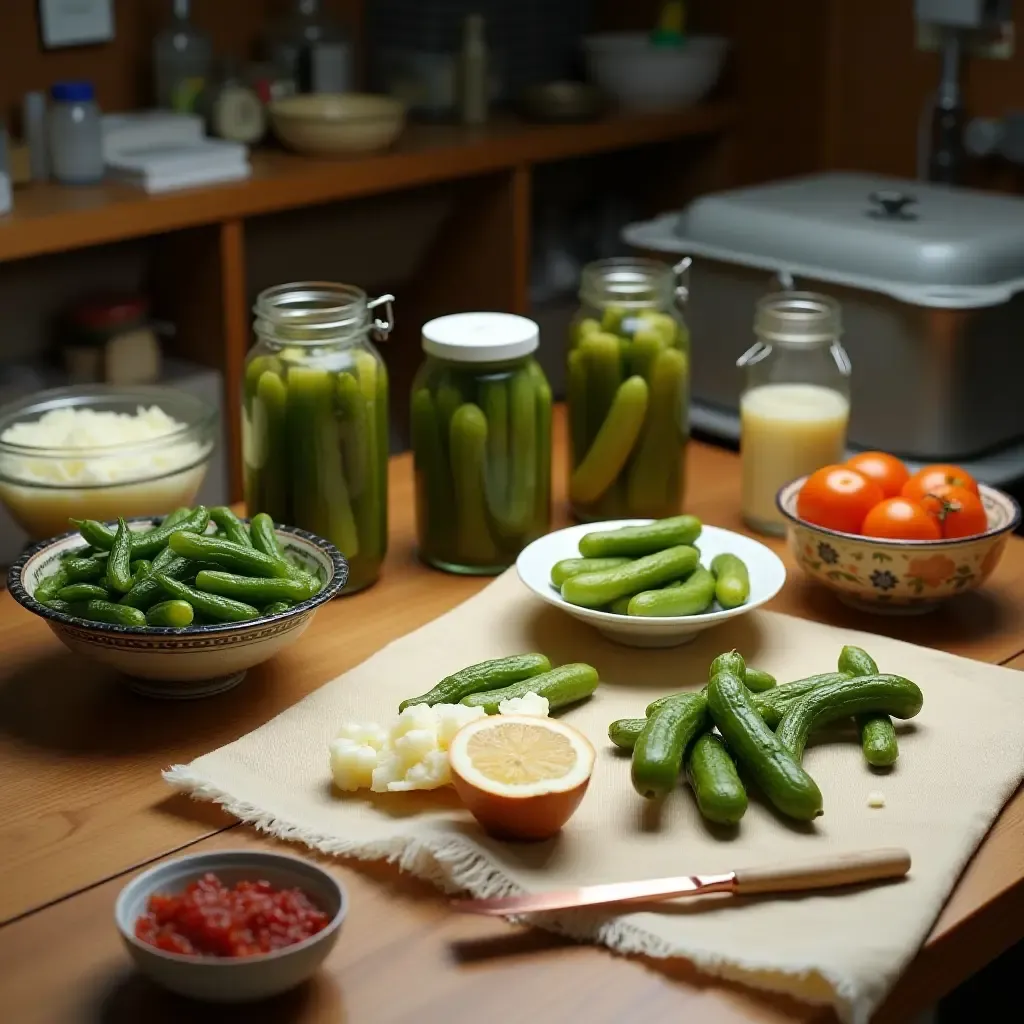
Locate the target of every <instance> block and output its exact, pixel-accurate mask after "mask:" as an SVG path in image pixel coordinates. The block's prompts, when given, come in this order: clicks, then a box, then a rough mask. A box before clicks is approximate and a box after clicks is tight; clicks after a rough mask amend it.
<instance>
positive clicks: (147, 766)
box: [0, 420, 1024, 1024]
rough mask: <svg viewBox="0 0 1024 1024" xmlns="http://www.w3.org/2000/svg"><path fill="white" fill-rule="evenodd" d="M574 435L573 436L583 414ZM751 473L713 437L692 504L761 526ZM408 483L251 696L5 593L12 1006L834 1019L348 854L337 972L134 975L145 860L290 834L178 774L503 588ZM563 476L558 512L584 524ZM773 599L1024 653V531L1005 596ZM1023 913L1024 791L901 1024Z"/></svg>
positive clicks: (0, 933) (394, 471)
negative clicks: (547, 928)
mask: <svg viewBox="0 0 1024 1024" xmlns="http://www.w3.org/2000/svg"><path fill="white" fill-rule="evenodd" d="M555 436H556V446H557V448H558V450H559V451H561V450H564V434H563V431H562V422H561V420H559V421H558V422H557V423H556V434H555ZM557 464H558V460H557V459H556V465H557ZM738 471H739V466H738V461H737V459H736V456H735V455H732V454H731V453H728V452H725V451H721V450H719V449H716V448H711V447H707V446H703V445H693V446H692V447H691V449H690V457H689V497H688V505H689V507H690V509H691V510H692V511H693V512H695V513H696V514H697V515H699V516H701V517H702V518H703V519H705V520H706V521H708V522H711V523H715V524H717V525H721V526H726V527H729V528H733V529H741V528H742V527H741V526H740V523H739V520H738V515H737V511H736V506H737V498H738V478H739V472H738ZM390 482H391V517H392V518H391V523H392V526H391V551H390V554H389V556H388V562H387V565H386V568H385V572H384V577H383V579H382V581H381V582H380V583H379V584H378V585H377V586H375V587H373V588H372V589H371V590H369V591H367V592H365V593H363V594H360V595H358V596H355V597H353V598H351V599H348V600H344V599H343V600H339V601H336V602H334V603H333V604H332V605H330V606H328V607H325V608H323V609H321V610H320V612H319V613H318V614H317V616H316V620H315V621H314V623H313V625H312V626H311V627H310V629H309V631H308V632H307V634H306V636H305V638H304V639H303V640H302V642H301V643H300V644H298V645H297V646H296V647H295V648H293V649H291V650H289V651H286V652H284V653H282V654H281V655H280V656H279V657H278V658H276V659H275V660H274V661H273V662H271V663H269V664H267V665H264V666H261V667H260V668H258V669H255V670H254V671H253V672H251V673H250V675H249V677H248V678H247V679H246V681H245V683H244V685H242V686H241V687H239V688H238V689H237V690H235V691H233V692H232V693H229V694H225V695H223V696H220V697H216V698H212V699H210V700H205V701H198V702H195V703H184V704H180V705H177V704H174V703H154V702H152V701H148V700H145V699H143V698H140V697H136V696H134V695H132V694H130V693H128V692H127V691H126V690H124V689H123V688H122V687H120V686H119V685H118V684H117V682H116V680H115V679H113V678H112V677H111V675H110V674H109V673H108V672H106V671H105V670H103V669H100V668H97V667H95V666H93V665H92V664H90V663H88V662H83V661H82V660H81V659H76V658H74V657H73V656H72V655H71V654H70V653H69V652H67V651H66V650H65V649H64V648H63V647H62V646H61V645H60V644H59V643H58V642H57V641H56V639H54V637H53V636H52V635H51V633H50V632H49V629H48V628H47V627H46V626H45V625H44V624H43V623H42V622H41V621H40V620H38V619H34V618H33V617H31V616H30V615H28V614H27V613H26V612H24V611H22V610H21V609H19V608H18V607H17V606H16V605H15V604H14V602H13V601H12V599H11V598H10V596H9V595H7V594H3V595H2V596H0V650H2V651H3V658H2V660H0V780H2V792H3V802H2V805H0V806H2V813H0V880H2V881H0V922H5V923H4V924H3V927H0V991H2V992H3V1005H4V1011H5V1012H4V1014H3V1018H4V1019H5V1020H11V1021H17V1022H18V1024H44V1022H45V1024H73V1022H77V1021H90V1022H91V1021H102V1022H104V1024H122V1022H124V1024H129V1022H131V1024H134V1022H136V1021H139V1020H146V1021H147V1022H149V1024H160V1022H164V1021H166V1022H172V1021H174V1022H177V1021H180V1020H184V1019H188V1020H190V1021H203V1020H207V1019H210V1020H216V1021H217V1022H218V1024H223V1022H226V1021H231V1020H235V1019H237V1020H239V1021H242V1020H245V1021H246V1022H247V1024H248V1022H260V1021H273V1022H287V1024H298V1022H302V1024H305V1022H314V1021H316V1022H333V1021H343V1020H344V1021H351V1022H357V1024H359V1022H372V1024H385V1022H388V1021H404V1020H412V1019H414V1018H415V1019H418V1020H440V1019H442V1018H443V1019H445V1020H447V1021H453V1022H454V1021H467V1022H468V1021H475V1020H478V1019H479V1015H480V1014H481V1013H482V1012H485V1013H486V1015H487V1017H488V1019H492V1020H499V1021H501V1022H502V1024H505V1022H512V1021H517V1022H518V1021H533V1020H541V1021H546V1020H586V1021H587V1022H588V1024H598V1022H604V1021H608V1022H612V1021H621V1020H625V1019H628V1018H629V1017H630V1016H631V1015H632V1013H633V1012H636V1013H640V1014H643V1015H645V1016H647V1017H648V1019H653V1020H663V1019H665V1020H667V1019H684V1017H689V1019H691V1020H699V1021H701V1022H702V1024H704V1022H713V1024H739V1022H746V1024H751V1022H756V1024H775V1022H779V1021H821V1022H825V1021H831V1020H833V1019H834V1018H833V1015H832V1014H831V1012H830V1011H826V1010H821V1009H815V1008H811V1007H807V1006H804V1005H802V1004H798V1003H796V1002H792V1001H789V1000H786V999H782V998H771V997H766V996H763V995H761V994H759V993H757V992H753V991H749V990H746V989H742V988H739V987H732V986H728V985H724V984H722V983H719V982H716V981H713V980H711V979H709V978H707V977H705V976H703V975H700V974H698V973H697V972H695V971H694V970H693V969H692V968H690V967H689V966H688V965H687V964H686V963H684V962H669V963H664V962H654V961H645V960H643V959H640V958H626V957H620V956H613V955H612V954H611V953H609V952H608V951H607V950H605V949H601V948H595V947H585V946H574V945H570V944H567V943H565V942H563V941H562V940H559V939H557V938H555V937H552V936H550V935H547V934H544V933H541V932H537V931H531V930H527V929H516V928H512V927H510V926H508V925H506V924H504V923H502V922H495V921H488V920H485V919H479V920H477V919H472V918H460V917H455V916H453V915H451V914H449V913H447V912H446V910H445V908H444V906H443V903H442V902H441V900H440V898H439V897H438V895H437V893H436V891H435V890H434V889H433V888H431V887H430V886H427V885H424V884H422V883H420V882H417V881H416V880H414V879H410V878H406V877H400V876H399V875H398V873H397V872H396V871H395V870H394V869H392V868H389V867H388V866H386V865H358V866H350V865H349V864H348V863H343V862H338V861H333V862H331V868H332V870H333V871H335V872H336V873H337V874H338V875H339V877H341V878H342V879H343V880H344V882H345V884H346V885H347V886H348V888H349V892H350V894H351V897H352V909H351V913H350V918H349V921H348V923H347V924H346V926H345V929H346V930H345V933H344V935H343V937H342V940H341V942H340V943H339V944H338V946H337V948H336V949H335V951H334V952H333V953H332V955H331V958H330V959H329V960H328V964H327V969H326V970H325V971H322V972H321V973H320V975H319V976H318V977H317V979H316V980H315V981H314V982H313V983H311V984H310V985H309V986H306V987H304V988H303V989H302V990H300V991H297V992H295V993H292V994H291V995H289V996H287V997H283V998H282V999H280V1000H276V1001H274V1002H273V1003H270V1004H267V1005H265V1006H263V1007H257V1008H249V1009H247V1010H245V1011H244V1013H243V1012H239V1013H238V1014H237V1015H236V1014H235V1013H234V1011H232V1010H225V1009H223V1008H222V1009H219V1010H209V1011H208V1010H206V1009H205V1008H198V1009H197V1008H195V1007H194V1006H192V1005H190V1004H186V1003H184V1002H181V1001H178V1000H177V999H174V998H172V997H169V996H167V995H165V994H164V993H161V992H159V991H157V990H155V989H154V988H153V987H151V986H150V985H149V984H148V983H147V982H145V981H144V980H143V979H141V978H139V977H138V976H136V975H135V974H134V973H133V972H132V971H131V969H130V968H129V965H128V961H127V958H126V956H125V954H124V953H123V952H122V950H121V948H120V945H119V940H118V938H117V935H116V933H115V931H114V928H113V924H112V920H111V910H112V906H113V901H114V898H115V896H116V894H117V892H118V890H119V889H120V888H121V886H122V885H123V884H124V883H125V881H126V880H127V879H128V878H129V877H130V876H131V874H132V872H133V871H135V870H136V869H137V868H139V867H140V866H141V865H143V864H146V863H149V862H151V861H154V860H157V859H159V858H161V857H164V856H167V855H170V854H173V853H175V852H177V851H181V850H183V849H185V848H188V849H189V852H196V851H199V850H204V849H216V848H218V847H239V846H246V845H260V846H264V847H265V846H266V845H267V844H269V843H270V842H271V841H270V840H268V839H266V838H263V837H260V836H258V835H257V834H256V833H254V832H253V831H251V830H250V829H247V828H244V827H242V826H239V825H233V824H232V821H231V819H229V818H228V817H227V816H226V815H224V814H223V813H222V812H220V811H219V810H217V809H216V808H214V807H212V806H210V805H206V804H200V803H193V802H191V801H189V800H187V799H185V798H182V797H180V796H174V795H172V794H171V793H170V790H169V789H168V788H167V786H166V785H165V784H164V782H163V781H162V779H161V778H160V769H161V768H163V767H164V766H166V765H168V764H172V763H176V762H185V761H188V760H190V759H191V758H193V757H196V756H197V755H199V754H202V753H205V752H207V751H209V750H211V749H213V748H214V747H216V746H218V745H220V744H222V743H225V742H228V741H230V740H233V739H235V738H236V737H238V736H239V735H241V734H243V733H245V732H247V731H249V730H251V729H253V728H255V727H256V726H258V725H261V724H262V723H263V722H265V721H266V720H267V719H268V718H270V717H271V716H272V715H274V714H276V713H278V712H279V711H282V710H283V709H285V708H286V707H289V706H290V705H292V704H294V703H295V702H296V701H297V700H299V699H300V698H301V697H303V696H304V695H306V694H307V693H309V692H310V691H312V690H314V689H316V688H317V687H319V686H321V685H322V684H323V683H325V682H327V681H328V680H329V679H331V678H333V677H334V676H337V675H339V674H340V673H342V672H344V671H346V670H347V669H349V668H351V667H352V666H354V665H356V664H358V663H359V662H361V661H363V660H364V659H365V658H367V657H368V656H369V655H371V654H372V653H373V652H374V651H376V650H378V649H379V648H380V647H381V646H382V645H384V644H385V643H387V642H388V641H390V640H393V639H395V638H397V637H399V636H401V635H403V634H405V633H407V632H409V631H410V630H412V629H414V628H416V627H417V626H420V625H422V624H423V623H425V622H427V621H429V620H430V619H433V618H435V617H436V616H437V615H439V614H440V613H442V612H443V611H445V610H447V609H448V608H450V607H452V606H453V605H455V604H456V603H458V602H459V601H462V600H464V599H465V598H467V597H469V596H471V595H472V594H474V593H475V592H476V591H478V590H479V589H480V588H481V587H483V586H484V585H485V583H486V581H485V580H475V579H465V578H459V577H453V576H447V575H443V574H441V573H437V572H433V571H431V570H428V569H426V568H424V567H423V566H421V565H420V564H419V563H418V562H417V561H416V559H415V555H414V526H413V519H412V494H411V490H412V488H411V466H410V460H409V457H408V456H407V455H406V456H400V457H397V458H395V459H393V460H392V466H391V481H390ZM558 482H559V481H557V480H556V490H558V491H559V493H558V495H557V497H558V501H557V504H556V507H557V509H558V512H557V514H556V519H557V520H558V523H557V524H556V525H562V523H563V522H564V521H565V512H564V502H563V500H562V497H563V496H562V494H561V489H560V488H558V487H557V484H558ZM774 546H776V547H777V548H778V549H779V550H780V551H781V550H782V545H781V544H779V543H776V544H774ZM786 557H787V561H789V560H788V556H786ZM789 564H790V565H792V563H791V562H789ZM772 608H773V609H775V610H777V611H784V612H789V613H791V614H796V615H802V616H804V617H806V618H811V619H817V620H819V621H823V622H829V623H833V624H837V625H844V626H849V627H851V628H856V629H867V630H871V631H875V632H884V633H887V634H889V635H892V636H896V637H899V638H901V639H906V640H910V641H912V642H916V643H920V644H924V645H928V646H932V647H936V648H940V649H943V650H947V651H951V652H954V653H957V654H962V655H966V656H969V657H973V658H977V659H978V660H981V661H987V662H991V663H999V664H1010V665H1014V666H1015V667H1020V668H1024V540H1018V539H1014V540H1013V541H1011V543H1010V544H1009V546H1008V548H1007V551H1006V554H1005V556H1004V558H1003V561H1002V563H1001V564H1000V566H999V568H998V569H997V571H996V572H995V574H994V575H993V577H992V579H991V581H990V582H989V584H988V585H987V586H986V588H985V590H984V592H983V593H979V594H973V595H965V596H964V597H962V598H960V599H958V600H957V601H955V602H953V603H951V604H949V605H947V606H945V607H944V608H943V609H941V610H939V611H937V612H935V613H933V614H932V615H929V616H925V617H921V618H893V619H886V618H876V617H871V616H866V615H863V614H861V613H857V612H854V611H851V610H849V609H847V608H845V607H844V606H843V605H841V604H839V603H838V602H837V601H835V600H834V599H833V598H832V596H831V595H829V594H827V593H824V592H822V591H821V590H818V589H816V588H813V587H811V586H810V585H808V584H807V583H806V582H805V581H803V580H802V579H801V577H800V575H799V573H798V572H796V571H794V573H793V575H792V577H791V578H790V581H789V582H788V583H787V584H786V587H785V589H784V591H783V592H782V594H780V596H779V597H778V598H777V599H776V600H775V601H774V602H773V603H772ZM1022 685H1024V677H1022ZM292 850H293V852H294V847H292ZM1022 922H1024V794H1022V793H1018V794H1017V795H1016V797H1015V798H1014V799H1013V800H1012V801H1011V803H1010V804H1009V805H1008V806H1007V807H1006V809H1005V810H1004V811H1003V814H1002V816H1001V817H1000V819H999V820H998V822H997V823H996V825H995V827H994V829H993V831H992V833H991V834H990V835H989V837H988V838H987V839H986V841H985V843H984V844H983V845H982V847H981V848H980V849H979V851H978V853H977V855H976V856H975V858H974V859H973V861H972V862H971V864H970V866H969V867H968V869H967V871H966V872H965V874H964V876H963V878H962V879H961V881H960V884H959V886H958V887H957V889H956V890H955V892H954V893H953V895H952V898H951V899H950V901H949V903H948V905H947V906H946V908H945V910H944V911H943V913H942V915H941V917H940V919H939V920H938V922H937V923H936V926H935V929H934V930H933V932H932V935H931V936H930V938H929V940H928V942H927V944H926V945H925V947H924V949H923V950H922V951H921V953H920V955H919V956H918V957H917V959H916V960H915V961H914V963H913V964H912V965H911V967H910V969H909V970H908V971H907V972H906V974H905V976H904V977H903V979H902V980H901V982H900V984H899V985H898V987H897V989H896V991H895V992H894V993H893V994H892V996H891V998H890V999H889V1001H888V1003H887V1004H886V1006H885V1008H884V1009H883V1011H882V1012H881V1013H880V1015H879V1020H880V1021H892V1022H903V1021H906V1020H907V1019H909V1017H910V1016H911V1015H912V1013H913V1012H915V1011H916V1010H918V1009H920V1008H922V1007H924V1006H926V1005H928V1004H929V1003H931V1002H933V1001H935V1000H936V999H937V998H939V997H940V996H941V995H943V994H944V993H945V992H947V991H949V990H950V989H951V988H953V987H954V986H956V985H957V984H958V983H959V982H961V981H962V980H963V979H965V978H966V977H968V976H969V975H970V974H972V973H973V972H974V971H976V970H978V969H979V968H980V967H982V966H983V965H984V964H986V963H988V962H990V961H991V960H992V959H994V958H995V957H996V956H998V955H999V954H1000V953H1001V952H1002V951H1003V950H1004V949H1006V948H1007V947H1008V946H1010V945H1011V944H1012V943H1014V942H1016V941H1018V940H1020V939H1021V938H1022V937H1024V924H1022ZM484 1008H486V1009H484Z"/></svg>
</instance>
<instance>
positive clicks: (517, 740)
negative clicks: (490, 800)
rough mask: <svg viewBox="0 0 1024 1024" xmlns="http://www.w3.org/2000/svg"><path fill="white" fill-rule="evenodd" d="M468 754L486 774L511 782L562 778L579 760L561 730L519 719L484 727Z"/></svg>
mask: <svg viewBox="0 0 1024 1024" xmlns="http://www.w3.org/2000/svg"><path fill="white" fill-rule="evenodd" d="M466 754H467V756H468V757H469V759H470V761H471V762H472V764H473V767H474V768H476V770H477V771H478V772H479V773H480V774H481V775H483V776H484V777H485V778H487V779H490V780H491V781H493V782H500V783H503V784H505V785H510V786H522V785H529V784H530V783H533V782H543V781H545V780H547V779H561V778H564V777H565V776H566V775H568V774H569V772H570V771H572V769H573V767H574V766H575V764H576V750H575V748H574V747H573V745H572V743H570V742H569V740H568V739H567V738H566V737H565V736H563V735H562V734H561V733H557V732H555V731H554V730H553V729H545V728H544V727H543V726H539V725H525V724H522V723H519V722H508V723H505V724H502V725H495V726H494V727H493V728H490V729H481V730H480V731H479V732H478V733H476V734H475V735H474V736H472V737H470V740H469V742H468V743H467V744H466Z"/></svg>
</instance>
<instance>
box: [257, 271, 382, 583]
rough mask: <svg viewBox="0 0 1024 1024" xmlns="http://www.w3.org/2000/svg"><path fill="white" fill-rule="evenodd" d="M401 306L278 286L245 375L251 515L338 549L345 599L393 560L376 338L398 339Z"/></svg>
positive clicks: (347, 291) (304, 286) (306, 286)
mask: <svg viewBox="0 0 1024 1024" xmlns="http://www.w3.org/2000/svg"><path fill="white" fill-rule="evenodd" d="M393 301H394V299H393V296H391V295H384V296H381V297H380V298H377V299H372V300H371V299H370V298H369V297H368V296H367V294H366V292H364V291H363V290H362V289H360V288H355V287H353V286H352V285H347V284H332V283H328V282H319V281H312V282H302V283H298V284H285V285H279V286H277V287H275V288H268V289H267V290H266V291H265V292H263V293H262V294H261V295H260V296H259V298H257V300H256V306H255V308H254V312H255V315H256V321H255V328H254V329H255V333H256V344H255V345H253V347H252V348H251V349H250V350H249V355H248V358H247V359H246V363H245V372H244V375H243V385H242V388H243V392H242V455H243V462H244V474H245V503H246V505H247V506H248V510H249V514H250V515H255V514H256V513H257V512H266V513H268V514H269V515H271V516H272V517H273V518H274V520H275V521H276V522H279V523H287V524H289V525H292V526H298V527H300V528H301V529H304V530H309V531H310V532H312V533H315V534H318V535H319V536H321V537H325V538H326V539H327V540H329V541H331V542H332V543H333V544H334V545H335V546H336V547H337V548H338V549H339V550H340V551H341V552H342V554H343V555H345V557H346V558H347V559H348V563H349V581H348V585H347V586H346V588H345V590H344V591H343V593H345V594H350V593H354V592H355V591H357V590H361V589H362V588H363V587H366V586H369V585H370V584H371V583H373V582H374V581H375V580H376V579H377V577H378V576H379V575H380V567H381V563H382V562H383V561H384V554H385V552H386V550H387V540H388V376H387V371H386V369H385V367H384V361H383V360H382V359H381V356H380V353H379V352H378V351H377V349H376V348H374V346H373V344H372V342H371V340H370V338H371V336H374V337H377V338H384V337H386V336H387V335H388V333H389V332H390V331H391V326H392V325H391V319H392V317H391V303H392V302H393ZM378 307H383V312H384V319H383V320H381V319H378V318H377V314H376V310H377V309H378Z"/></svg>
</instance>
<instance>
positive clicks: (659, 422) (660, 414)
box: [567, 257, 690, 521]
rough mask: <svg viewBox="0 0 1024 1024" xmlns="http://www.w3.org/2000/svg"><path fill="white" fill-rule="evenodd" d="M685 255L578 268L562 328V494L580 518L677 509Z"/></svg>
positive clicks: (682, 449) (683, 413)
mask: <svg viewBox="0 0 1024 1024" xmlns="http://www.w3.org/2000/svg"><path fill="white" fill-rule="evenodd" d="M689 264H690V261H689V260H688V259H686V260H684V261H683V262H682V263H680V264H679V265H678V266H676V267H671V266H669V265H668V264H665V263H661V262H659V261H657V260H649V259H641V258H638V257H627V258H621V259H609V260H598V261H597V262H594V263H590V264H588V265H587V266H586V267H584V268H583V275H582V279H581V284H580V303H581V305H580V309H579V312H578V313H577V315H576V317H575V319H574V320H573V323H572V326H571V328H570V337H569V353H568V362H569V365H568V387H567V392H568V393H567V404H568V413H569V434H570V440H571V463H570V470H571V475H570V478H569V497H570V500H571V503H572V510H573V513H574V515H575V516H576V517H577V518H578V519H581V520H583V521H594V520H599V519H625V518H661V517H664V516H671V515H675V514H677V513H678V512H679V511H680V510H681V508H682V503H683V492H684V489H685V467H684V457H685V453H686V442H687V440H688V438H689V433H690V428H689V401H690V333H689V331H688V330H687V327H686V323H685V322H684V320H683V317H682V313H681V311H680V308H679V305H680V302H681V301H685V299H686V296H687V290H686V287H685V284H684V283H682V277H683V276H685V273H686V270H687V268H688V267H689Z"/></svg>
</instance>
